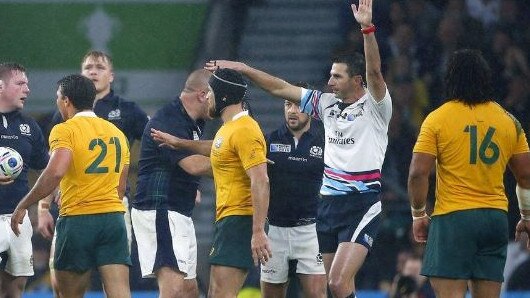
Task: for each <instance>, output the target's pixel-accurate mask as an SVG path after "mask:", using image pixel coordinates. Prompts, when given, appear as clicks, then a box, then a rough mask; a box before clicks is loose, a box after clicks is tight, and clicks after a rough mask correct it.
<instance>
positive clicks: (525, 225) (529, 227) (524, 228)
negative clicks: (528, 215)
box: [515, 219, 530, 249]
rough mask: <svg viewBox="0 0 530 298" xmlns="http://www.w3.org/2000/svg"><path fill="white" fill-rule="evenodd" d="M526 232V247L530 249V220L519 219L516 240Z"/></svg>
mask: <svg viewBox="0 0 530 298" xmlns="http://www.w3.org/2000/svg"><path fill="white" fill-rule="evenodd" d="M523 233H526V236H527V237H526V248H527V249H530V220H523V219H521V220H519V222H518V223H517V226H516V227H515V240H519V239H521V237H522V234H523Z"/></svg>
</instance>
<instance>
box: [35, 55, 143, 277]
mask: <svg viewBox="0 0 530 298" xmlns="http://www.w3.org/2000/svg"><path fill="white" fill-rule="evenodd" d="M81 74H82V75H83V76H85V77H87V78H89V79H90V80H92V81H93V82H94V85H95V86H96V100H95V103H94V113H95V114H96V115H97V116H98V117H100V118H103V119H105V120H108V121H110V122H112V123H113V124H114V125H116V127H118V128H119V129H120V130H121V131H122V132H123V133H124V134H125V137H127V140H128V141H129V146H132V145H133V142H134V141H135V140H140V139H141V137H142V134H143V131H144V127H145V125H146V123H147V121H148V120H149V119H148V117H147V114H146V113H145V112H144V111H143V110H142V109H141V108H140V107H139V106H138V105H137V104H136V103H135V102H132V101H128V100H126V99H124V98H122V97H120V96H118V95H116V94H115V93H114V91H113V90H112V88H111V87H112V86H111V84H112V82H113V81H114V66H113V63H112V58H111V57H110V56H109V55H108V54H106V53H103V52H100V51H89V52H88V53H87V54H86V55H85V56H84V57H83V60H82V62H81ZM61 122H63V119H62V116H61V114H60V113H59V111H56V112H55V114H54V116H53V118H52V121H51V123H50V124H49V126H48V127H46V128H45V131H44V133H45V135H46V136H47V135H49V133H50V131H51V129H52V127H53V126H54V125H55V124H57V123H61ZM47 144H48V143H47V142H46V145H47ZM129 197H130V194H129V185H127V191H126V193H125V197H124V198H123V203H124V204H125V206H126V209H127V211H126V213H125V223H126V227H127V236H128V239H129V248H130V246H131V241H132V226H131V219H130V214H129V208H128V205H129V203H128V202H129V199H128V198H129ZM50 203H51V202H50V200H49V199H43V200H41V201H39V208H38V218H39V225H38V230H39V232H40V233H41V234H42V235H43V236H44V237H45V238H47V239H51V238H52V237H53V234H54V220H53V216H52V215H51V213H50V212H49V207H50ZM52 264H53V262H52V260H50V268H51V269H52V271H53V268H52ZM54 284H55V283H54V279H53V274H52V285H54Z"/></svg>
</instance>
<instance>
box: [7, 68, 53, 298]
mask: <svg viewBox="0 0 530 298" xmlns="http://www.w3.org/2000/svg"><path fill="white" fill-rule="evenodd" d="M29 93H30V90H29V87H28V78H27V77H26V70H25V68H24V67H23V66H22V65H20V64H17V63H2V64H0V116H1V119H0V146H4V147H11V148H13V149H15V150H16V151H18V153H20V155H21V156H22V159H23V161H24V167H23V170H22V172H21V173H20V175H19V176H18V177H17V178H16V179H14V180H13V179H10V178H2V179H0V297H22V292H23V291H24V287H25V285H26V281H27V278H28V276H32V275H33V248H32V245H31V236H32V235H33V229H32V227H31V223H30V221H29V218H28V215H27V214H26V216H25V218H24V224H22V225H21V226H20V231H21V234H20V236H19V237H16V236H15V235H14V234H13V232H12V231H11V230H10V229H7V227H6V225H8V224H9V222H10V221H11V214H12V213H13V211H14V210H15V207H16V206H17V204H18V202H19V201H20V200H21V199H22V198H23V197H24V196H25V195H26V194H27V193H28V191H29V186H28V170H29V168H32V169H35V170H42V169H44V168H45V167H46V165H47V164H48V158H49V157H48V151H47V150H46V144H45V143H46V142H45V141H44V137H43V135H42V132H41V130H40V128H39V126H38V125H37V122H35V120H33V119H32V118H31V117H29V116H26V115H24V114H22V113H21V110H22V109H23V107H24V104H25V101H26V99H27V98H28V95H29Z"/></svg>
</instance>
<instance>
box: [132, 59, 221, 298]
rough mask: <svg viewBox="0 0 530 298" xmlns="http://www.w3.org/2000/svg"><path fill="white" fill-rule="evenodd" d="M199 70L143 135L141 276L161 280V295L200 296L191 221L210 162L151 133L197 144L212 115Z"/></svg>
mask: <svg viewBox="0 0 530 298" xmlns="http://www.w3.org/2000/svg"><path fill="white" fill-rule="evenodd" d="M210 76H211V73H210V72H208V71H206V70H203V69H200V70H196V71H194V72H192V73H191V74H190V75H189V77H188V79H187V80H186V83H185V86H184V89H183V90H182V92H181V93H180V96H179V97H177V98H175V99H174V100H173V101H172V102H170V103H168V104H166V105H165V106H164V107H162V108H161V109H160V110H158V111H157V112H156V114H155V115H154V116H153V118H152V119H151V120H150V121H149V122H148V123H147V126H146V127H145V130H144V134H143V136H142V143H141V150H140V161H139V171H138V184H137V189H136V196H135V197H134V200H133V202H132V207H133V208H132V211H131V215H132V222H133V227H134V233H135V236H136V240H137V244H138V256H139V259H140V267H141V270H142V277H144V278H153V277H156V278H157V282H158V287H159V291H160V297H162V298H164V297H198V295H199V292H198V287H197V281H196V267H197V243H196V238H195V228H194V226H193V221H192V219H191V215H192V210H193V207H194V206H195V198H196V195H197V192H198V186H199V178H200V177H199V176H201V175H211V166H210V159H209V158H208V157H206V156H203V155H197V154H193V153H192V152H190V151H187V150H182V149H177V150H173V149H171V148H169V147H166V146H163V147H161V146H159V143H157V142H156V141H155V140H153V138H152V137H151V129H156V130H162V131H165V132H168V133H170V134H172V135H174V136H178V137H179V138H182V139H187V140H199V138H200V137H201V135H202V133H203V128H204V123H205V120H207V119H209V116H208V99H207V97H206V94H207V93H208V80H209V78H210Z"/></svg>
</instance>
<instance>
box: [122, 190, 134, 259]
mask: <svg viewBox="0 0 530 298" xmlns="http://www.w3.org/2000/svg"><path fill="white" fill-rule="evenodd" d="M122 202H123V205H124V206H125V213H124V214H123V218H125V229H126V230H127V240H128V241H129V253H130V252H131V245H132V222H131V212H130V211H129V198H127V197H125V196H124V197H123V200H122Z"/></svg>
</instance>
